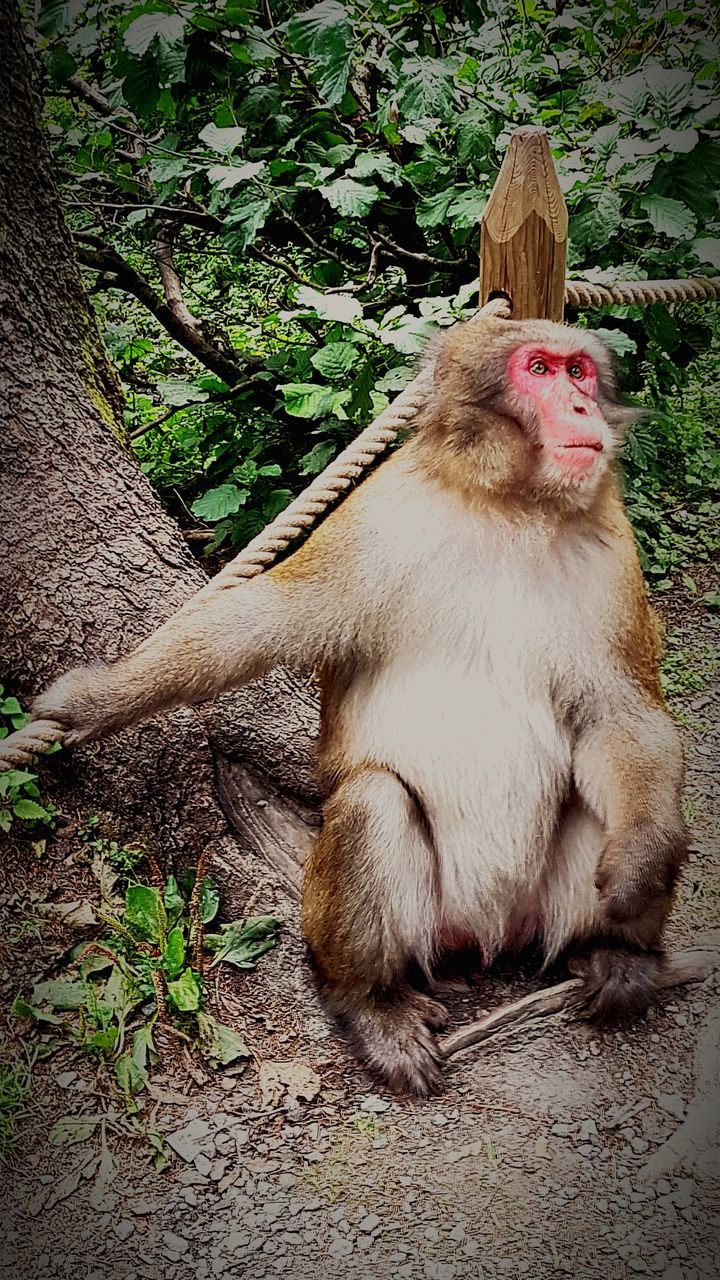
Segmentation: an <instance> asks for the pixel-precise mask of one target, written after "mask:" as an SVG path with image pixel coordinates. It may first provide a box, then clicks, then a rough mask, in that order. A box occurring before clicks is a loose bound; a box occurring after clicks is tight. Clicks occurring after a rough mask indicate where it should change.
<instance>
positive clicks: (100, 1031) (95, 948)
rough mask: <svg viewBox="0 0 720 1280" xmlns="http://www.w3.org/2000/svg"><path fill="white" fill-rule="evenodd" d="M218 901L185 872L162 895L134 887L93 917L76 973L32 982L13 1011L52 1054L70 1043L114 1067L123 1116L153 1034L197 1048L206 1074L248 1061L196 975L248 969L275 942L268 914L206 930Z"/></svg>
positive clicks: (151, 1059)
mask: <svg viewBox="0 0 720 1280" xmlns="http://www.w3.org/2000/svg"><path fill="white" fill-rule="evenodd" d="M219 906H220V899H219V894H218V890H217V887H216V885H215V883H214V881H213V880H212V878H211V877H210V876H203V877H202V878H201V879H200V880H199V881H198V880H197V879H196V874H195V871H194V869H191V870H190V871H189V872H188V873H187V874H186V875H185V876H184V877H183V878H182V880H181V881H180V883H178V881H177V880H176V879H175V877H174V876H170V877H169V878H168V879H167V881H166V882H165V884H164V886H163V888H162V889H160V888H157V887H155V886H153V885H150V884H144V883H141V882H139V881H134V882H133V883H131V884H129V885H128V886H127V888H126V891H125V896H124V901H123V902H122V904H121V905H119V906H118V908H117V909H116V910H115V909H114V910H103V911H98V913H97V916H98V923H100V924H102V925H104V926H105V929H106V931H107V932H106V933H105V936H103V937H102V938H101V939H98V940H96V941H92V942H90V943H83V944H81V945H80V946H79V947H77V948H76V949H75V951H74V952H73V953H72V956H71V961H72V964H73V968H74V971H75V972H74V975H73V976H68V975H63V976H61V977H58V978H55V979H52V980H50V981H46V982H39V983H36V984H35V986H34V987H33V989H32V992H31V994H30V996H29V998H26V997H24V996H19V997H18V998H17V1000H16V1001H15V1005H14V1008H13V1013H14V1014H15V1016H16V1017H17V1018H20V1019H33V1020H34V1021H35V1022H36V1023H38V1024H41V1025H44V1026H45V1027H46V1028H47V1029H48V1030H49V1031H50V1032H51V1040H52V1047H60V1045H61V1044H63V1043H67V1038H68V1037H69V1038H70V1039H71V1041H73V1042H74V1043H75V1044H76V1045H77V1046H78V1048H80V1049H83V1050H85V1051H86V1052H87V1053H89V1054H91V1055H92V1056H94V1057H96V1058H97V1059H99V1060H106V1061H110V1062H112V1064H113V1069H114V1073H115V1078H116V1081H117V1084H118V1086H119V1088H120V1090H121V1091H122V1094H123V1095H124V1098H125V1102H126V1106H127V1108H128V1110H130V1111H132V1110H137V1109H138V1102H137V1099H136V1095H137V1094H139V1093H140V1092H141V1090H142V1089H143V1088H144V1087H145V1085H146V1084H147V1081H148V1078H149V1073H150V1069H151V1068H152V1066H153V1065H154V1063H155V1062H157V1060H158V1053H157V1049H156V1046H155V1041H154V1034H155V1032H156V1030H157V1029H158V1026H159V1025H163V1026H164V1027H165V1028H167V1029H171V1028H174V1029H175V1030H176V1031H178V1032H180V1033H181V1034H183V1035H184V1036H185V1037H186V1038H188V1039H189V1040H190V1041H191V1042H193V1043H195V1044H196V1045H197V1047H198V1048H199V1050H200V1052H201V1053H202V1054H203V1055H204V1057H205V1058H206V1059H207V1060H208V1062H209V1063H210V1065H211V1066H213V1067H220V1066H227V1065H229V1064H230V1063H236V1062H238V1061H241V1060H242V1059H244V1058H247V1057H249V1050H248V1048H247V1046H246V1045H245V1043H244V1041H243V1040H242V1038H241V1036H239V1035H238V1034H237V1032H235V1031H233V1030H232V1028H230V1027H227V1026H224V1025H223V1024H222V1023H220V1022H218V1020H217V1019H216V1018H215V1017H214V1016H213V1014H212V1013H210V1012H209V1010H208V1009H207V1007H206V1001H205V989H204V981H203V971H204V968H205V964H206V962H207V959H208V957H207V956H206V954H205V953H206V952H210V953H213V955H214V958H213V959H212V961H211V962H210V967H213V966H214V965H216V964H218V963H220V962H221V961H223V962H224V963H226V964H231V965H234V966H236V967H238V968H241V969H246V970H247V969H252V968H254V967H255V964H256V962H257V960H258V958H259V957H260V956H261V955H263V954H264V952H266V951H268V950H270V948H271V947H273V946H274V945H275V943H276V941H277V934H278V929H279V927H280V922H279V921H278V920H277V919H275V918H274V917H273V916H257V917H253V918H252V919H248V920H245V921H244V922H243V921H240V920H236V921H233V922H232V923H231V924H226V925H223V926H221V928H220V930H219V931H218V932H216V933H206V932H205V927H206V926H207V925H209V924H211V923H212V921H214V920H215V917H216V916H217V913H218V910H219Z"/></svg>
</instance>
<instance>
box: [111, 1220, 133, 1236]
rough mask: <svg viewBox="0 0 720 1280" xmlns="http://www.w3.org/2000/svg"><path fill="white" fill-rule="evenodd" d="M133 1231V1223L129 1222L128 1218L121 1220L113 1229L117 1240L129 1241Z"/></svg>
mask: <svg viewBox="0 0 720 1280" xmlns="http://www.w3.org/2000/svg"><path fill="white" fill-rule="evenodd" d="M134 1230H135V1223H134V1222H131V1221H130V1218H121V1219H120V1221H119V1222H116V1223H115V1225H114V1227H113V1231H114V1232H115V1235H116V1236H117V1238H118V1240H129V1239H130V1236H131V1235H132V1233H133V1231H134Z"/></svg>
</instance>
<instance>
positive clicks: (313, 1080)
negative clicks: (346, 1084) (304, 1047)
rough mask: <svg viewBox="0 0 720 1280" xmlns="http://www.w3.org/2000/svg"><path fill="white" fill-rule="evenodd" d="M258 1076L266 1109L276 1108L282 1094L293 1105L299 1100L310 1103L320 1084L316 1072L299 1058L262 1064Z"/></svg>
mask: <svg viewBox="0 0 720 1280" xmlns="http://www.w3.org/2000/svg"><path fill="white" fill-rule="evenodd" d="M259 1075H260V1089H261V1091H262V1096H263V1104H264V1105H265V1106H266V1107H274V1106H277V1105H278V1103H279V1102H280V1101H281V1100H282V1098H283V1095H284V1094H287V1097H288V1100H289V1101H290V1102H293V1103H297V1101H298V1099H299V1098H302V1099H304V1101H305V1102H312V1101H313V1099H314V1098H316V1097H317V1095H318V1093H319V1092H320V1085H321V1083H322V1081H321V1080H320V1077H319V1075H318V1073H317V1071H313V1068H312V1067H310V1066H308V1064H307V1063H306V1062H303V1061H302V1059H300V1058H292V1059H290V1061H288V1062H263V1063H262V1065H261V1067H260V1073H259Z"/></svg>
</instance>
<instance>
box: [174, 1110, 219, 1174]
mask: <svg viewBox="0 0 720 1280" xmlns="http://www.w3.org/2000/svg"><path fill="white" fill-rule="evenodd" d="M210 1134H211V1129H210V1125H209V1124H207V1123H206V1121H205V1120H197V1119H196V1120H191V1121H190V1123H189V1124H186V1125H185V1126H184V1128H182V1129H177V1130H176V1131H175V1133H169V1134H168V1135H167V1137H166V1138H165V1141H166V1142H167V1144H168V1146H169V1147H171V1148H172V1150H173V1151H174V1152H175V1154H176V1155H178V1156H180V1159H181V1160H185V1161H186V1163H187V1164H192V1162H193V1160H195V1159H196V1157H197V1156H198V1155H200V1152H201V1150H202V1148H203V1147H204V1146H205V1145H206V1144H207V1143H208V1141H209V1138H210Z"/></svg>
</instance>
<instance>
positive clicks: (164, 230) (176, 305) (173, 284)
mask: <svg viewBox="0 0 720 1280" xmlns="http://www.w3.org/2000/svg"><path fill="white" fill-rule="evenodd" d="M174 234H175V233H174V228H173V227H172V226H171V225H170V224H169V223H164V224H163V225H162V226H160V227H159V228H158V233H157V235H156V237H155V261H156V263H157V267H158V271H159V273H160V279H161V280H162V286H163V293H164V294H165V301H166V302H167V304H168V306H169V308H170V310H171V311H172V313H173V315H174V316H175V318H176V320H177V321H178V323H179V324H183V325H185V326H186V327H187V329H188V330H194V331H195V333H197V334H199V335H200V336H202V327H201V325H200V321H199V320H198V318H197V316H194V315H193V313H192V311H190V309H189V307H188V306H187V305H186V303H185V299H184V297H183V291H182V285H181V283H180V277H179V275H178V273H177V269H176V267H175V260H174V258H173V240H174Z"/></svg>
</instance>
